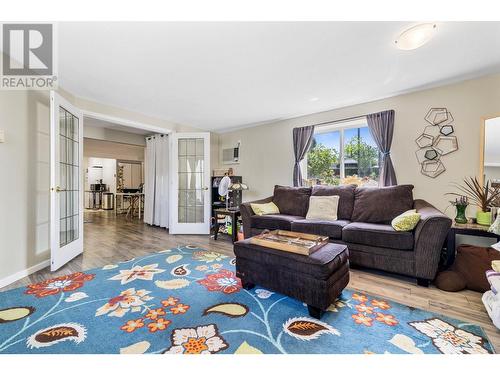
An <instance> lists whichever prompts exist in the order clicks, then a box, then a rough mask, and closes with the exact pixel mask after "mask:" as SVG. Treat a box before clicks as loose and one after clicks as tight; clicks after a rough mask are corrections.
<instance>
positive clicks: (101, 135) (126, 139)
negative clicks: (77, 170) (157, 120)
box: [83, 118, 146, 146]
mask: <svg viewBox="0 0 500 375" xmlns="http://www.w3.org/2000/svg"><path fill="white" fill-rule="evenodd" d="M83 123H84V127H83V136H84V137H85V138H91V139H98V140H101V141H110V142H119V143H127V144H130V145H137V146H146V137H145V136H144V135H141V134H134V133H128V132H124V131H120V130H115V129H107V128H99V127H95V126H90V125H85V118H84V119H83Z"/></svg>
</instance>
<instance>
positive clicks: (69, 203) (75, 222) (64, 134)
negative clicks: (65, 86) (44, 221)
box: [50, 91, 83, 271]
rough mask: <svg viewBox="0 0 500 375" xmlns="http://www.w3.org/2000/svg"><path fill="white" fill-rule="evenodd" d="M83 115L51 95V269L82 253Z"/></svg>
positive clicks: (66, 102)
mask: <svg viewBox="0 0 500 375" xmlns="http://www.w3.org/2000/svg"><path fill="white" fill-rule="evenodd" d="M82 118H83V117H82V113H81V111H80V110H78V108H75V107H74V106H73V105H72V104H71V103H69V102H68V101H67V100H65V99H64V98H63V97H62V96H61V95H59V94H57V93H56V92H54V91H51V93H50V185H51V188H50V269H51V270H52V271H55V270H57V269H59V268H60V267H62V266H63V265H65V264H66V263H68V262H69V261H70V260H71V259H73V258H74V257H76V256H77V255H78V254H81V253H82V252H83V194H82V192H83V182H82V175H83V173H82V160H83V150H82V145H83V131H82V124H83V123H82Z"/></svg>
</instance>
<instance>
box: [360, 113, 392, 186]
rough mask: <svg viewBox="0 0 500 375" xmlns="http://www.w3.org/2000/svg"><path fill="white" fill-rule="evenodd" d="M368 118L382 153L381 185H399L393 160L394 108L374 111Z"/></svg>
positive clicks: (372, 133) (371, 130)
mask: <svg viewBox="0 0 500 375" xmlns="http://www.w3.org/2000/svg"><path fill="white" fill-rule="evenodd" d="M366 118H367V120H368V128H369V129H370V133H371V135H372V137H373V139H374V140H375V143H377V146H378V148H379V150H380V152H381V153H382V160H381V163H380V179H379V183H380V185H381V186H391V185H397V184H398V182H397V181H396V173H395V172H394V166H393V165H392V160H391V143H392V135H393V133H394V110H392V109H391V110H390V111H383V112H379V113H372V114H370V115H368V116H366Z"/></svg>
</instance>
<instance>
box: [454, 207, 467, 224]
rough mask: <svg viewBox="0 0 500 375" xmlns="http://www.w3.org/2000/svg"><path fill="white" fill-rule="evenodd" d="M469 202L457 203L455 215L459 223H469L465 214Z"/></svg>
mask: <svg viewBox="0 0 500 375" xmlns="http://www.w3.org/2000/svg"><path fill="white" fill-rule="evenodd" d="M467 206H468V205H467V204H457V205H455V208H456V209H457V216H456V217H455V223H457V224H467V217H466V216H465V210H467Z"/></svg>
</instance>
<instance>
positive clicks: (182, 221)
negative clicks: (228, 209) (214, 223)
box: [169, 132, 211, 234]
mask: <svg viewBox="0 0 500 375" xmlns="http://www.w3.org/2000/svg"><path fill="white" fill-rule="evenodd" d="M169 139H170V172H169V176H170V181H171V189H170V193H169V196H170V204H169V207H170V210H169V217H170V218H169V232H170V233H171V234H208V233H210V216H211V215H210V214H211V199H210V198H211V197H210V191H209V188H208V187H209V186H210V133H206V132H196V133H173V134H172V135H171V136H170V137H169Z"/></svg>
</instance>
